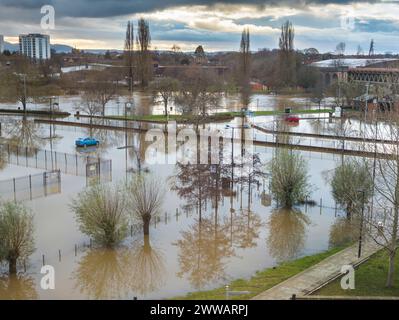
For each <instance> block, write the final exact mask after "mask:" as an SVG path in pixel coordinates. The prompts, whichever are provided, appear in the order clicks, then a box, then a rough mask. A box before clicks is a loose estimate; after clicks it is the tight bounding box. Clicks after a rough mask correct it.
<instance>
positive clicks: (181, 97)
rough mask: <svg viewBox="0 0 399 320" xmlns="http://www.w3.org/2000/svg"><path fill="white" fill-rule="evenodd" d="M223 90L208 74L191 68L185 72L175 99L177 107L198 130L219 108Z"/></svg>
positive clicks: (196, 68) (199, 69)
mask: <svg viewBox="0 0 399 320" xmlns="http://www.w3.org/2000/svg"><path fill="white" fill-rule="evenodd" d="M222 97H223V88H222V87H221V86H220V83H219V82H218V81H217V79H215V77H214V76H213V75H212V74H210V73H209V72H207V71H205V70H203V69H201V68H198V67H192V68H190V69H188V70H187V71H186V73H185V74H184V77H183V79H182V80H181V86H180V90H179V93H178V95H177V96H176V98H175V103H176V105H177V107H179V108H180V110H181V112H182V113H183V114H185V115H190V116H191V117H192V119H193V121H194V122H195V124H196V128H198V125H199V123H200V122H201V121H202V120H204V119H206V118H207V117H208V116H209V114H210V112H211V111H215V110H217V109H218V108H219V107H220V103H221V99H222Z"/></svg>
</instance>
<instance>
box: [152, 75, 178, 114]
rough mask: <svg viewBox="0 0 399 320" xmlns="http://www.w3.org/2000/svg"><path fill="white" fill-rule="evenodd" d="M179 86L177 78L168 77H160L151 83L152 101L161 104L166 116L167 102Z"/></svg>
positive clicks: (172, 98)
mask: <svg viewBox="0 0 399 320" xmlns="http://www.w3.org/2000/svg"><path fill="white" fill-rule="evenodd" d="M179 86H180V83H179V81H178V80H176V79H173V78H169V77H166V78H160V79H157V80H155V81H153V82H152V83H151V90H152V93H153V98H154V102H155V103H157V104H159V103H162V104H163V107H164V113H165V116H166V117H167V116H168V114H169V108H168V107H169V104H170V103H171V102H173V100H174V98H175V96H176V95H177V93H178V90H179Z"/></svg>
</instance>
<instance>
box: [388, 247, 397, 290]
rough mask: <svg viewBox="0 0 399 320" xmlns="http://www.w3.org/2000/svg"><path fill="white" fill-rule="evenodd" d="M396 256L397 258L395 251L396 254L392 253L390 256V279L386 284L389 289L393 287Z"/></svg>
mask: <svg viewBox="0 0 399 320" xmlns="http://www.w3.org/2000/svg"><path fill="white" fill-rule="evenodd" d="M395 256H396V251H394V253H391V254H390V255H389V268H388V278H387V283H386V287H387V288H391V287H392V286H393V280H394V275H395Z"/></svg>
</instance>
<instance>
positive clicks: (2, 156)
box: [0, 146, 7, 170]
mask: <svg viewBox="0 0 399 320" xmlns="http://www.w3.org/2000/svg"><path fill="white" fill-rule="evenodd" d="M6 166H7V153H6V152H5V151H4V149H3V148H2V146H0V170H3V169H4V168H5V167H6Z"/></svg>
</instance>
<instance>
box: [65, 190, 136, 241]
mask: <svg viewBox="0 0 399 320" xmlns="http://www.w3.org/2000/svg"><path fill="white" fill-rule="evenodd" d="M121 191H122V190H121V188H119V187H111V186H108V185H103V184H95V185H93V186H91V187H89V188H88V189H86V190H84V191H83V192H81V193H80V194H79V195H78V197H77V198H76V199H75V200H73V202H72V205H71V207H72V209H73V211H74V212H75V215H76V219H77V222H78V224H79V229H80V230H81V231H82V232H83V233H84V234H86V235H88V236H90V237H91V238H93V240H94V241H95V242H97V243H99V244H101V245H104V246H107V247H113V246H115V245H117V244H119V243H120V242H121V241H122V240H123V239H124V238H125V237H126V236H127V231H128V225H129V216H128V214H127V212H126V207H125V201H124V198H123V193H122V192H121Z"/></svg>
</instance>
